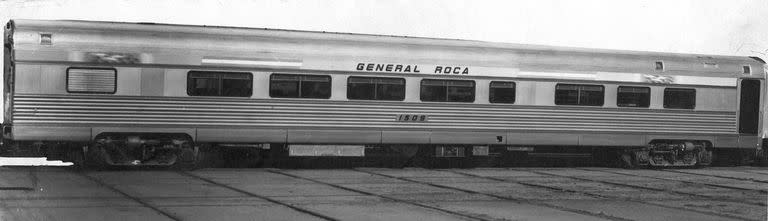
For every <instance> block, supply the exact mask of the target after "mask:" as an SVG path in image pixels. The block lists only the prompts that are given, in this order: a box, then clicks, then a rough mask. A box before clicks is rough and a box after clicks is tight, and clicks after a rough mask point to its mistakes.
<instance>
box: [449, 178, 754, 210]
mask: <svg viewBox="0 0 768 221" xmlns="http://www.w3.org/2000/svg"><path fill="white" fill-rule="evenodd" d="M510 170H517V171H523V172H531V173H535V174H540V175H545V176H552V177H562V178H568V179H574V180H580V181H590V182H598V183H604V184H608V185H615V186H622V187H629V188H635V189H642V190H649V191H662V192H663V190H657V189H653V188H646V187H642V186H638V185H629V184H621V183H614V182H604V181H599V180H591V179H585V178H578V177H571V176H563V175H558V174H551V173H544V172H538V171H530V170H520V169H510ZM446 171H450V172H454V173H457V174H461V175H466V176H472V177H478V178H485V179H489V180H495V181H499V182H514V183H519V184H523V185H527V186H532V187H541V188H548V189H553V190H558V191H568V192H575V193H581V194H585V195H589V196H594V197H599V198H604V199H621V200H623V201H631V202H635V203H640V204H646V205H652V206H662V207H666V208H673V209H677V210H684V211H689V212H693V213H699V214H704V215H709V216H717V217H722V218H724V219H736V220H752V221H756V220H757V219H752V218H747V217H741V216H735V215H728V214H720V213H715V212H709V211H700V210H693V209H690V208H685V207H676V206H669V205H664V204H657V203H651V202H647V201H642V200H636V199H630V198H617V197H614V196H610V195H604V194H599V193H593V192H589V191H580V190H574V189H567V188H561V187H554V186H546V185H539V184H534V183H528V182H524V181H515V180H509V179H502V178H497V177H488V176H480V175H475V174H470V173H464V172H458V171H451V170H446ZM670 193H671V192H670ZM673 194H675V193H673Z"/></svg>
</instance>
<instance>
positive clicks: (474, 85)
mask: <svg viewBox="0 0 768 221" xmlns="http://www.w3.org/2000/svg"><path fill="white" fill-rule="evenodd" d="M425 81H443V82H445V85H444V86H445V100H440V101H429V100H424V93H422V90H423V88H424V82H425ZM451 81H454V82H471V83H472V100H469V101H449V100H448V97H449V96H448V91H449V90H448V88H449V85H448V82H451ZM476 99H477V82H475V80H453V79H434V78H422V79H421V81H420V82H419V100H420V101H422V102H447V103H474V102H475V100H476Z"/></svg>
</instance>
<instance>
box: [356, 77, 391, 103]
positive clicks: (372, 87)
mask: <svg viewBox="0 0 768 221" xmlns="http://www.w3.org/2000/svg"><path fill="white" fill-rule="evenodd" d="M347 98H348V99H357V100H396V101H401V100H403V99H405V79H403V78H371V77H349V78H348V79H347Z"/></svg>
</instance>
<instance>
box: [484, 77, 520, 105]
mask: <svg viewBox="0 0 768 221" xmlns="http://www.w3.org/2000/svg"><path fill="white" fill-rule="evenodd" d="M489 88H490V94H489V101H490V102H491V103H509V104H511V103H515V82H510V81H491V85H490V86H489Z"/></svg>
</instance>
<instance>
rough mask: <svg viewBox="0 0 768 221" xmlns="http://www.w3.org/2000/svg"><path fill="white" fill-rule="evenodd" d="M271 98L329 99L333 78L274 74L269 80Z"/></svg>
mask: <svg viewBox="0 0 768 221" xmlns="http://www.w3.org/2000/svg"><path fill="white" fill-rule="evenodd" d="M269 96H270V97H279V98H322V99H328V98H330V97H331V76H327V75H297V74H272V76H270V79H269Z"/></svg>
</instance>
